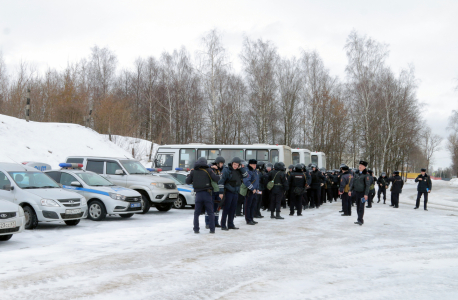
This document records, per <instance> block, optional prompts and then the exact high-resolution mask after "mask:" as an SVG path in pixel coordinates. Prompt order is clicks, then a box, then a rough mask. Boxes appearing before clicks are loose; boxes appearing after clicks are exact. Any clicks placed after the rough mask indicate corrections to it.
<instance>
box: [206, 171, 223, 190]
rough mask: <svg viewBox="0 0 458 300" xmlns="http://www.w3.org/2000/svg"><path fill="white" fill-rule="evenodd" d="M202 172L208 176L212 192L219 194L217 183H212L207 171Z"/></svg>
mask: <svg viewBox="0 0 458 300" xmlns="http://www.w3.org/2000/svg"><path fill="white" fill-rule="evenodd" d="M202 171H204V172H205V173H207V175H208V178H210V182H211V185H212V187H213V192H215V193H217V192H219V186H218V183H217V182H214V181H213V180H212V178H211V176H210V174H209V173H208V172H207V170H202Z"/></svg>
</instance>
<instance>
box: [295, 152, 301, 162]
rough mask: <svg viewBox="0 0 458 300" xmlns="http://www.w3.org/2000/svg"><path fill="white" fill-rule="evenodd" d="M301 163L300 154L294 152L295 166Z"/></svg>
mask: <svg viewBox="0 0 458 300" xmlns="http://www.w3.org/2000/svg"><path fill="white" fill-rule="evenodd" d="M299 163H301V158H300V155H299V152H293V165H297V164H299Z"/></svg>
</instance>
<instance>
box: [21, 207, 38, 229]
mask: <svg viewBox="0 0 458 300" xmlns="http://www.w3.org/2000/svg"><path fill="white" fill-rule="evenodd" d="M23 209H24V216H25V226H24V228H25V229H35V228H37V226H38V218H37V214H36V213H35V211H34V210H33V208H32V207H30V206H28V205H27V206H24V207H23Z"/></svg>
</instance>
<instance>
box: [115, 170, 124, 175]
mask: <svg viewBox="0 0 458 300" xmlns="http://www.w3.org/2000/svg"><path fill="white" fill-rule="evenodd" d="M115 175H124V171H123V170H121V169H118V170H116V171H115Z"/></svg>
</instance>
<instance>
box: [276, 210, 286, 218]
mask: <svg viewBox="0 0 458 300" xmlns="http://www.w3.org/2000/svg"><path fill="white" fill-rule="evenodd" d="M275 219H280V220H282V219H284V218H283V217H282V216H280V212H279V211H277V216H276V217H275Z"/></svg>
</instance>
